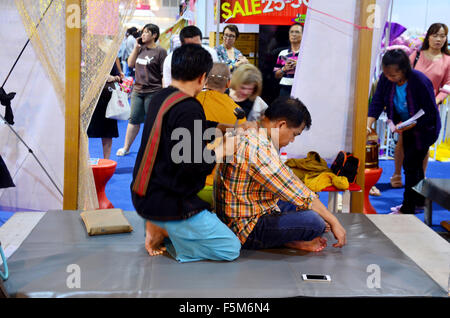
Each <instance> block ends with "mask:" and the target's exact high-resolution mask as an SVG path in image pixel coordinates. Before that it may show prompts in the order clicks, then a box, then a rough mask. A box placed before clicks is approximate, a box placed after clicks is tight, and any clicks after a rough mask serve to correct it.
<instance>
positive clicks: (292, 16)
mask: <svg viewBox="0 0 450 318" xmlns="http://www.w3.org/2000/svg"><path fill="white" fill-rule="evenodd" d="M308 3H309V0H222V1H221V5H220V22H221V23H243V24H269V25H291V24H293V23H295V22H298V23H301V24H303V23H304V22H305V17H306V11H307V8H308Z"/></svg>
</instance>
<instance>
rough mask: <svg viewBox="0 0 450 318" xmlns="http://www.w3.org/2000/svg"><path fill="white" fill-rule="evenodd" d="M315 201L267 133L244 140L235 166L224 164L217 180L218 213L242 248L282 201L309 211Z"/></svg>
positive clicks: (260, 132) (242, 139) (237, 153)
mask: <svg viewBox="0 0 450 318" xmlns="http://www.w3.org/2000/svg"><path fill="white" fill-rule="evenodd" d="M315 198H317V195H316V194H315V193H314V192H313V191H311V190H309V189H308V188H307V187H306V186H305V185H304V184H303V182H302V181H300V180H299V179H298V178H297V176H296V175H295V174H294V173H293V172H292V171H291V169H289V168H288V167H287V166H286V165H285V164H284V163H282V162H281V160H280V156H279V154H278V150H277V149H276V147H275V146H274V144H273V143H272V141H271V140H270V139H269V138H268V136H267V134H266V133H265V130H264V129H260V130H259V132H257V131H256V130H253V131H248V134H247V135H246V136H243V137H241V140H240V142H239V145H238V149H237V152H236V154H235V156H234V158H233V162H232V163H227V162H226V163H223V164H220V165H219V167H218V169H217V172H216V176H215V182H214V207H215V211H216V213H217V215H218V216H219V217H220V218H221V219H222V220H223V221H224V222H225V223H226V224H227V225H228V227H230V228H231V230H232V231H233V232H234V233H236V235H237V236H238V238H239V240H240V241H241V243H242V244H244V243H245V241H246V240H247V237H248V236H249V235H250V233H251V232H252V231H253V228H254V227H255V225H256V223H257V222H258V219H259V218H260V217H261V216H262V215H265V214H271V213H274V212H275V213H276V212H279V211H280V209H279V208H278V206H277V202H278V200H279V199H283V200H285V201H288V202H290V203H292V204H294V205H296V206H297V207H298V209H301V210H307V209H311V204H312V201H313V200H314V199H315Z"/></svg>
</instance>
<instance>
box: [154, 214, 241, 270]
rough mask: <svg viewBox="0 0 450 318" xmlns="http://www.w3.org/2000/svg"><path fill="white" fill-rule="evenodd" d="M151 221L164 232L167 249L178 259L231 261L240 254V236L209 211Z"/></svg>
mask: <svg viewBox="0 0 450 318" xmlns="http://www.w3.org/2000/svg"><path fill="white" fill-rule="evenodd" d="M151 222H152V223H154V224H156V225H157V226H159V227H161V228H163V229H165V230H166V231H167V233H168V234H169V240H166V244H165V245H166V248H167V251H168V252H169V254H170V255H172V256H173V257H174V258H175V259H176V260H177V261H179V262H193V261H201V260H215V261H232V260H234V259H236V258H238V256H239V253H240V250H241V242H240V241H239V239H238V238H237V237H236V235H235V234H234V233H233V232H232V231H231V230H230V229H229V228H228V227H227V226H226V225H225V224H224V223H222V221H220V220H219V218H218V217H217V216H216V214H214V213H212V212H210V211H208V210H204V211H202V212H200V213H198V214H195V215H194V216H192V217H190V218H189V219H186V220H180V221H167V222H161V221H151Z"/></svg>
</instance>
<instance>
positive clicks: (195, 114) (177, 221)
mask: <svg viewBox="0 0 450 318" xmlns="http://www.w3.org/2000/svg"><path fill="white" fill-rule="evenodd" d="M211 68H212V59H211V56H210V54H209V53H208V52H207V51H206V50H205V49H203V48H202V47H201V46H199V45H195V44H186V45H183V46H181V47H179V48H177V49H176V50H175V51H174V53H173V57H172V71H171V72H172V84H171V86H169V87H167V88H164V89H163V90H161V91H160V92H158V93H157V94H155V96H154V98H153V99H152V101H151V103H150V107H149V112H148V114H147V118H146V120H145V124H144V130H143V134H142V140H141V145H140V148H139V152H138V155H137V158H136V163H135V167H134V170H133V181H132V183H131V193H132V201H133V205H134V207H135V208H136V211H137V213H138V214H139V215H140V216H142V217H143V218H144V219H145V220H146V240H145V247H146V249H147V251H148V253H149V254H150V255H151V256H153V255H159V254H162V253H163V251H164V250H165V249H167V251H168V252H169V253H170V254H171V255H172V256H173V257H174V258H175V259H177V260H178V261H180V262H189V261H197V260H202V259H210V260H228V261H231V260H234V259H236V258H237V257H238V256H239V252H240V247H241V244H240V242H239V240H238V239H237V237H236V236H235V235H234V233H233V232H232V231H231V230H230V229H229V228H228V227H227V226H226V225H225V224H223V223H222V222H221V221H220V220H219V219H218V218H217V216H216V215H215V214H214V213H212V212H210V211H209V210H208V208H209V204H207V203H206V202H204V201H203V200H201V199H200V198H199V197H198V196H197V193H198V192H199V191H200V190H201V189H202V188H203V187H204V186H205V181H206V177H207V176H208V175H209V174H210V173H211V171H212V170H213V168H214V166H215V162H216V161H218V160H222V159H223V158H224V156H225V154H229V153H230V151H231V153H232V152H233V151H234V147H232V146H230V145H232V142H230V139H231V138H234V137H226V138H224V141H223V143H222V144H220V146H217V147H215V148H212V147H211V146H209V147H207V141H206V140H204V139H206V138H203V136H204V133H205V131H206V130H207V129H208V127H210V126H211V125H212V123H211V122H209V123H208V122H207V121H206V118H205V114H204V111H203V108H202V105H201V104H200V103H199V102H198V101H197V100H196V99H195V96H196V95H197V94H198V93H199V92H200V91H201V90H202V88H203V86H204V84H205V81H206V78H207V75H208V73H209V71H210V70H211ZM173 100H175V102H174V104H173V105H172V106H168V105H169V101H173ZM178 100H179V101H178ZM176 101H178V102H176ZM216 124H217V123H216ZM158 129H159V130H158ZM213 129H215V128H213ZM180 137H181V138H180ZM233 141H234V140H233ZM155 145H156V146H155ZM227 147H228V148H227ZM155 149H156V150H155ZM207 154H209V156H208V155H207ZM164 241H165V247H162V244H163V242H164Z"/></svg>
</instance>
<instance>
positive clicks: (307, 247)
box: [286, 237, 327, 252]
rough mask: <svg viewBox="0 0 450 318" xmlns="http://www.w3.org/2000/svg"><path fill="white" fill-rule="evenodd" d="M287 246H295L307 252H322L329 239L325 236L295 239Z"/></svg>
mask: <svg viewBox="0 0 450 318" xmlns="http://www.w3.org/2000/svg"><path fill="white" fill-rule="evenodd" d="M286 246H287V247H290V248H295V249H297V250H301V251H307V252H320V251H321V250H323V249H324V248H325V247H327V239H326V238H324V237H316V238H315V239H313V240H311V241H295V242H290V243H287V244H286Z"/></svg>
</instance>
